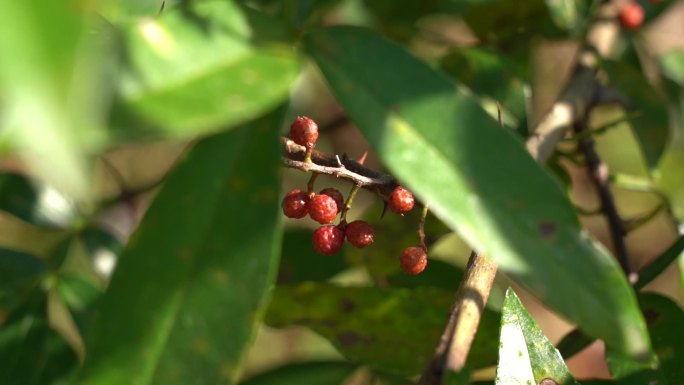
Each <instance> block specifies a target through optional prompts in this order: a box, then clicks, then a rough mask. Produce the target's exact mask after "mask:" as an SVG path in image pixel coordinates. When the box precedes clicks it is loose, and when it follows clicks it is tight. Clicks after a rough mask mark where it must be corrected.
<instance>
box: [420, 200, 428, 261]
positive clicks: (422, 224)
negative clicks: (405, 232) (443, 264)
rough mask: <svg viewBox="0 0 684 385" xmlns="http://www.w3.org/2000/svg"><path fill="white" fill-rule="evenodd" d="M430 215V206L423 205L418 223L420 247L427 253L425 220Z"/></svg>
mask: <svg viewBox="0 0 684 385" xmlns="http://www.w3.org/2000/svg"><path fill="white" fill-rule="evenodd" d="M427 215H428V205H426V204H425V205H423V209H422V210H421V211H420V221H419V222H418V246H420V247H422V248H423V250H425V252H426V253H427V246H426V245H425V219H427Z"/></svg>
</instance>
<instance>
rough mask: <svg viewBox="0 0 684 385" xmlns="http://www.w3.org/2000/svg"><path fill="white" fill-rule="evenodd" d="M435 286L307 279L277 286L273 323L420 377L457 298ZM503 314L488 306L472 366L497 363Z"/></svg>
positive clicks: (269, 317) (357, 357) (350, 354)
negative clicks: (307, 331)
mask: <svg viewBox="0 0 684 385" xmlns="http://www.w3.org/2000/svg"><path fill="white" fill-rule="evenodd" d="M453 298H454V294H453V292H451V291H446V290H441V289H438V288H430V287H417V288H415V289H412V290H409V289H379V288H372V287H340V286H335V285H332V284H328V283H304V284H301V285H298V286H282V287H278V288H277V289H276V290H275V293H274V296H273V300H272V301H271V305H270V307H269V309H268V312H267V315H266V323H268V324H269V325H271V326H274V327H285V326H292V325H300V326H307V327H309V328H311V329H312V330H314V331H315V332H317V333H318V334H320V335H322V336H323V337H325V338H326V339H328V340H329V341H330V342H331V343H332V344H333V345H334V346H335V347H337V349H338V350H339V351H340V353H342V354H343V355H344V356H345V357H347V358H348V359H349V360H351V361H354V362H358V363H363V364H367V365H370V366H372V367H375V368H378V369H381V370H384V371H388V372H391V373H395V374H398V375H402V376H406V375H415V374H417V373H419V372H420V370H421V369H422V367H423V366H424V365H425V364H426V363H427V362H428V360H429V359H430V358H431V357H432V353H433V351H434V348H435V346H436V343H437V341H438V339H439V336H440V333H441V331H442V329H443V328H444V324H445V323H446V320H447V314H448V311H449V308H450V306H451V302H452V301H453ZM498 327H499V316H498V314H497V313H495V312H492V311H490V310H488V309H487V310H485V313H484V316H483V318H482V321H481V323H480V328H479V330H478V334H477V336H476V338H475V342H474V343H473V348H472V350H471V352H470V355H469V357H468V364H469V365H470V366H471V367H473V368H483V367H487V366H491V365H493V364H495V363H496V347H497V346H498V340H497V334H498Z"/></svg>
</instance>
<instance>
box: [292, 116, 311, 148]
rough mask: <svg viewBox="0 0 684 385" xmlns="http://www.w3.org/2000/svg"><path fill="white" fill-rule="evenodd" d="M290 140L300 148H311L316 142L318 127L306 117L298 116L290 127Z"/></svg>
mask: <svg viewBox="0 0 684 385" xmlns="http://www.w3.org/2000/svg"><path fill="white" fill-rule="evenodd" d="M290 139H292V140H293V141H294V142H295V143H297V144H299V145H300V146H305V147H307V148H313V146H314V145H315V144H316V140H318V125H317V124H316V122H314V121H313V120H312V119H310V118H309V117H306V116H298V117H297V118H296V119H295V120H294V122H293V123H292V125H291V126H290Z"/></svg>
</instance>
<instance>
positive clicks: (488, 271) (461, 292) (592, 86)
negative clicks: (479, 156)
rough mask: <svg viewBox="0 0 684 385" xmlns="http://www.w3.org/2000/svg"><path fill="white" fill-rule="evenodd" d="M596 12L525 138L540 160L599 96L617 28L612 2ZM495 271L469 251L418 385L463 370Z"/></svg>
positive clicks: (432, 384) (434, 382) (435, 383)
mask: <svg viewBox="0 0 684 385" xmlns="http://www.w3.org/2000/svg"><path fill="white" fill-rule="evenodd" d="M596 16H597V17H596V19H595V21H594V23H593V24H592V25H591V26H590V28H589V30H588V31H587V35H586V37H585V42H584V46H583V47H582V49H581V50H580V52H579V54H578V56H577V61H576V64H575V67H574V69H573V71H572V75H571V77H570V79H569V80H568V82H567V83H566V86H565V89H564V90H563V92H561V94H560V96H559V97H558V99H557V100H556V102H555V103H554V104H553V106H552V107H551V108H550V110H549V112H547V113H546V115H544V117H543V118H542V119H541V121H540V122H539V124H537V126H536V128H535V130H534V133H533V135H532V136H531V137H530V138H529V139H528V140H527V143H526V148H527V151H528V152H529V153H530V155H532V157H533V158H534V159H535V160H537V161H538V162H540V163H545V162H546V160H547V159H548V158H549V157H550V156H551V154H552V153H553V152H554V150H555V148H556V144H557V143H558V142H559V141H560V140H561V139H562V138H563V137H564V136H565V134H566V131H567V130H568V128H570V127H572V126H573V125H574V124H575V122H577V121H581V120H583V119H584V118H585V117H586V116H587V114H588V112H589V110H590V109H591V108H592V106H593V105H594V103H595V102H596V100H597V95H598V93H599V90H600V89H601V86H600V84H599V83H598V81H597V80H596V73H597V67H598V63H599V60H600V57H602V56H607V54H608V53H609V52H610V51H611V50H612V48H613V46H614V45H615V42H616V40H617V35H618V33H619V27H618V24H617V21H616V16H617V7H616V5H615V4H613V2H611V1H604V2H603V3H602V4H601V5H600V6H599V9H598V10H597V15H596ZM496 270H497V266H496V264H494V263H493V262H492V261H491V260H489V259H488V258H487V257H485V256H480V255H478V254H477V253H475V252H473V253H472V254H471V257H470V261H469V263H468V266H467V267H466V272H465V276H464V278H463V281H462V282H461V285H460V286H459V289H458V292H457V293H456V300H455V303H454V306H453V308H452V311H451V313H450V314H449V319H448V322H447V325H446V327H445V330H444V333H443V334H442V338H441V340H440V343H439V345H438V347H437V349H436V351H435V355H434V357H433V359H432V361H431V362H430V363H429V364H428V365H427V366H426V367H425V369H424V370H423V373H422V376H421V379H420V381H419V384H421V385H439V384H441V383H442V379H443V376H444V375H445V373H446V372H447V371H448V370H451V371H456V372H458V371H460V370H461V369H463V367H464V365H465V362H466V359H467V355H468V352H469V350H470V345H471V343H472V340H473V338H474V336H475V333H476V332H477V327H478V325H479V320H480V316H481V314H482V309H483V308H484V304H486V302H487V298H488V297H489V292H490V290H491V287H492V285H493V283H494V276H495V275H496Z"/></svg>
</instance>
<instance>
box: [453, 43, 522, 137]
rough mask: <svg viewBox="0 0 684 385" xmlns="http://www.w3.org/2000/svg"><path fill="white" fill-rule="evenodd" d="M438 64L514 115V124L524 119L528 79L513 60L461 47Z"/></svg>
mask: <svg viewBox="0 0 684 385" xmlns="http://www.w3.org/2000/svg"><path fill="white" fill-rule="evenodd" d="M441 67H442V69H443V70H444V71H445V72H447V73H448V74H450V75H452V76H453V77H454V79H456V80H457V81H459V82H461V83H463V84H465V85H466V86H468V87H469V88H471V89H472V91H473V92H474V93H475V94H477V95H478V96H486V97H489V98H491V99H493V100H494V101H497V102H499V104H500V105H501V107H502V109H503V110H505V111H509V112H510V113H511V114H513V117H514V118H515V120H516V122H515V123H516V124H517V122H520V121H523V120H524V119H525V117H526V114H527V111H526V107H525V87H526V85H527V82H526V79H525V78H524V77H523V76H521V72H522V71H520V70H519V69H518V68H516V63H515V62H514V61H511V60H508V59H507V58H506V57H505V56H503V55H500V54H499V53H497V52H496V51H494V50H488V49H485V48H481V47H464V48H460V49H458V50H454V51H453V52H452V53H450V54H449V55H448V56H446V57H445V58H444V59H443V60H442V66H441ZM525 131H527V127H525Z"/></svg>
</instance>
